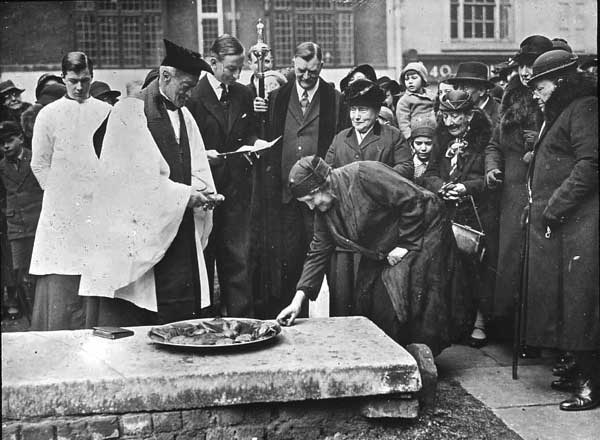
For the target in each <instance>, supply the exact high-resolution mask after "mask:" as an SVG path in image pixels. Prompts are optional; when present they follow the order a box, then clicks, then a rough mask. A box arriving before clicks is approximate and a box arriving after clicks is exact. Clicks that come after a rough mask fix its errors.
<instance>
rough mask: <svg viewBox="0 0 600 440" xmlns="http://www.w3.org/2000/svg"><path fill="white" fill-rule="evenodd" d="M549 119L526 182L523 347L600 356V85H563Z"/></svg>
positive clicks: (579, 81)
mask: <svg viewBox="0 0 600 440" xmlns="http://www.w3.org/2000/svg"><path fill="white" fill-rule="evenodd" d="M544 118H545V127H544V129H543V131H542V133H541V135H540V139H539V141H538V142H537V144H536V145H535V147H534V151H535V156H534V161H533V162H532V163H531V164H530V168H529V175H528V182H529V185H530V188H531V192H532V202H531V205H530V222H529V259H528V264H529V266H528V274H529V276H528V294H527V321H526V333H525V335H526V338H525V340H526V343H527V344H528V345H532V346H541V347H551V348H558V349H562V350H598V349H600V310H599V309H600V295H599V293H598V283H599V278H598V264H599V261H598V245H599V243H598V98H597V84H596V80H595V79H593V78H592V77H590V76H587V75H585V74H583V73H576V74H573V75H571V76H570V77H568V78H566V79H565V80H564V81H563V82H561V83H559V84H558V85H557V88H556V90H555V91H554V92H553V94H552V96H551V97H550V99H549V100H548V101H547V103H546V108H545V111H544ZM547 226H549V228H550V234H549V237H548V238H546V236H545V234H546V233H547V232H548V230H547Z"/></svg>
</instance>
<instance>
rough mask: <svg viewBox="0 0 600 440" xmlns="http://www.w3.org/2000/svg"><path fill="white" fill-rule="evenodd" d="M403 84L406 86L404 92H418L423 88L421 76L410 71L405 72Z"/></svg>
mask: <svg viewBox="0 0 600 440" xmlns="http://www.w3.org/2000/svg"><path fill="white" fill-rule="evenodd" d="M404 84H406V90H408V91H409V92H413V93H414V92H418V91H419V90H421V89H422V88H423V80H422V79H421V75H419V74H418V73H417V72H412V71H410V70H409V71H408V72H406V75H404Z"/></svg>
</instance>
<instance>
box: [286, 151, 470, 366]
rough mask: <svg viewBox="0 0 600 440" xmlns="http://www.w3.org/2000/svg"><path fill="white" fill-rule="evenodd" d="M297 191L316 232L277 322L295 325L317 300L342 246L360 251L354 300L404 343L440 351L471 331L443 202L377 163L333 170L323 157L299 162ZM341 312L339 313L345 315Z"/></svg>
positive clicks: (357, 309)
mask: <svg viewBox="0 0 600 440" xmlns="http://www.w3.org/2000/svg"><path fill="white" fill-rule="evenodd" d="M289 185H290V189H291V192H292V194H293V195H294V197H296V198H297V199H298V200H299V201H301V202H304V203H306V204H307V205H308V206H309V208H310V209H312V210H315V212H316V215H315V231H314V236H313V239H312V243H311V245H310V250H309V252H308V254H307V257H306V260H305V262H304V268H303V272H302V276H301V278H300V281H299V282H298V285H297V292H296V295H295V297H294V299H293V300H292V302H291V303H290V304H289V305H288V306H287V307H286V308H284V309H283V310H282V311H281V312H280V313H279V315H278V316H277V320H278V321H279V322H280V323H282V324H283V325H292V324H293V323H294V320H295V319H296V317H297V316H298V314H299V313H300V309H301V307H302V304H303V302H304V300H305V299H306V298H307V297H308V298H309V299H311V300H315V299H316V297H317V295H318V293H319V287H320V286H321V282H322V280H323V276H324V274H325V271H326V270H327V267H328V264H329V261H330V257H331V254H332V253H333V252H334V250H335V248H336V246H338V247H345V248H347V249H350V250H353V251H355V252H359V253H360V254H361V255H362V258H361V260H360V265H359V268H358V273H357V277H356V284H355V286H354V291H353V295H352V299H353V304H351V305H350V306H349V307H348V310H345V311H341V313H340V315H344V316H349V315H363V316H366V317H368V318H369V319H371V320H372V321H373V322H374V323H375V324H377V325H378V326H379V327H380V328H381V329H383V330H384V331H385V332H386V333H387V334H388V335H389V336H390V337H392V338H393V339H394V340H395V341H397V342H398V343H400V344H402V345H407V344H410V343H413V342H418V343H424V344H427V345H428V346H429V347H430V348H431V350H432V352H433V353H434V355H437V354H439V353H440V352H441V351H442V350H443V349H444V348H445V347H447V346H449V345H450V344H451V343H452V342H454V341H458V340H459V339H460V338H461V337H463V336H464V335H465V334H466V332H468V331H469V328H470V326H471V325H472V322H471V321H472V319H471V318H472V317H471V316H468V315H467V312H466V310H468V307H467V306H468V305H469V304H470V299H469V298H465V297H464V296H463V292H467V291H468V290H467V289H462V288H461V287H462V286H461V282H462V279H463V277H462V276H461V272H462V270H461V268H460V266H459V263H458V259H457V258H456V256H455V254H456V245H455V242H454V239H453V235H452V230H451V226H450V223H449V221H448V220H447V219H446V217H445V215H444V206H443V203H442V202H440V200H439V199H438V198H437V197H436V196H435V194H433V193H431V192H429V191H427V190H425V189H423V188H421V187H420V186H417V185H415V184H414V183H412V182H411V181H409V180H408V179H406V178H404V177H402V176H401V175H400V174H398V173H397V172H396V171H394V170H393V169H392V168H390V167H388V166H387V165H384V164H382V163H379V162H372V161H360V162H354V163H351V164H349V165H346V166H343V167H340V168H337V169H331V168H330V167H329V166H328V165H327V164H326V163H325V161H323V160H322V159H321V158H319V157H317V156H308V157H304V158H302V159H300V160H299V161H298V162H296V164H295V165H294V167H293V168H292V170H291V172H290V176H289ZM340 315H338V316H340Z"/></svg>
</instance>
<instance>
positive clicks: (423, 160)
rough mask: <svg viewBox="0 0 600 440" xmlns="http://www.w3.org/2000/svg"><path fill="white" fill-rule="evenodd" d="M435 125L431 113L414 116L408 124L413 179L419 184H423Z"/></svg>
mask: <svg viewBox="0 0 600 440" xmlns="http://www.w3.org/2000/svg"><path fill="white" fill-rule="evenodd" d="M435 127H436V120H435V118H434V117H433V116H431V115H430V116H419V117H416V118H414V119H413V120H412V121H411V124H410V131H411V138H410V148H411V150H412V153H413V163H414V165H415V176H414V181H415V183H417V184H418V185H421V186H422V185H423V174H425V171H426V170H427V165H429V157H430V156H431V150H432V149H433V142H434V139H435Z"/></svg>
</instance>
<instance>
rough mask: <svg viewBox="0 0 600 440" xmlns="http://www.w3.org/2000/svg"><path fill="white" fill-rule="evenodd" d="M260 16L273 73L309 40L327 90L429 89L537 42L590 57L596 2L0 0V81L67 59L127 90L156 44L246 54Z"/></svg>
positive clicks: (155, 53)
mask: <svg viewBox="0 0 600 440" xmlns="http://www.w3.org/2000/svg"><path fill="white" fill-rule="evenodd" d="M259 18H261V19H262V20H263V21H264V23H265V40H266V42H267V43H268V44H269V45H270V46H271V47H272V50H273V54H274V57H275V63H276V65H277V66H278V67H287V66H289V65H290V64H291V59H292V56H293V50H294V47H295V45H296V44H297V43H298V42H300V41H305V40H313V41H316V42H318V43H320V44H321V46H322V48H323V53H324V61H325V70H324V72H323V75H324V77H325V78H326V79H327V80H329V81H332V82H334V83H335V84H339V80H340V79H341V78H342V77H343V76H344V75H345V73H346V72H347V71H348V70H349V69H350V67H351V66H353V65H357V64H362V63H369V64H371V65H373V66H374V67H375V69H376V70H377V72H378V74H381V75H383V74H387V75H389V76H391V77H394V78H397V77H398V74H399V72H400V70H401V68H402V66H403V65H404V64H405V63H406V62H409V61H413V60H421V61H423V63H424V64H425V65H426V67H427V69H428V72H429V75H430V80H431V81H433V82H436V81H439V80H441V79H443V78H445V77H448V76H450V75H452V74H453V73H454V72H455V71H456V67H457V65H458V63H460V62H463V61H467V60H478V61H483V62H485V63H487V64H490V65H493V64H496V63H499V62H501V61H505V60H506V59H507V58H508V57H509V56H511V55H513V54H514V53H515V51H516V49H517V48H518V45H519V42H520V41H521V40H522V39H523V38H524V37H526V36H527V35H531V34H535V33H539V34H542V35H546V36H548V37H550V38H554V37H562V38H564V39H566V40H567V41H568V42H569V44H570V45H571V47H572V48H573V49H574V52H575V53H577V54H578V55H580V56H582V57H585V56H589V55H591V54H595V53H596V52H597V2H596V1H595V0H419V1H416V0H97V1H91V0H90V1H52V2H47V1H41V2H35V1H27V2H16V1H11V2H6V1H3V2H1V16H0V20H1V26H0V41H2V44H1V46H0V60H1V61H0V69H1V74H2V78H3V79H8V78H10V79H13V80H15V81H17V82H20V83H21V85H22V86H24V87H25V88H26V89H28V90H30V89H32V87H31V81H33V82H35V79H37V76H39V74H40V73H42V72H47V71H59V70H60V66H59V63H60V59H61V58H62V55H63V54H64V53H65V52H67V51H70V50H83V51H85V52H86V53H88V55H90V56H91V57H92V59H93V60H94V61H95V63H96V68H97V72H96V79H99V80H103V81H107V82H108V83H109V84H111V86H113V88H117V89H121V90H124V85H125V82H126V81H129V80H130V79H135V78H140V77H141V78H143V77H144V76H145V73H146V72H147V71H148V69H150V68H152V67H155V66H156V65H157V64H158V63H159V62H160V60H161V58H162V51H163V44H162V39H163V38H168V39H170V40H173V41H175V42H177V43H179V44H181V45H184V46H187V47H191V48H195V49H197V50H198V51H200V52H201V53H204V54H207V53H208V50H209V48H210V44H211V42H212V40H213V39H214V38H215V37H216V36H218V35H219V34H222V33H225V32H227V33H231V34H233V35H236V36H237V37H238V38H239V39H240V40H241V41H242V43H243V44H244V45H245V46H246V47H250V46H251V45H252V44H254V43H255V42H256V37H257V35H256V23H257V20H258V19H259ZM244 75H246V76H243V78H242V80H244V79H245V78H246V77H247V75H249V74H248V72H245V73H244ZM26 82H27V83H26Z"/></svg>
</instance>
